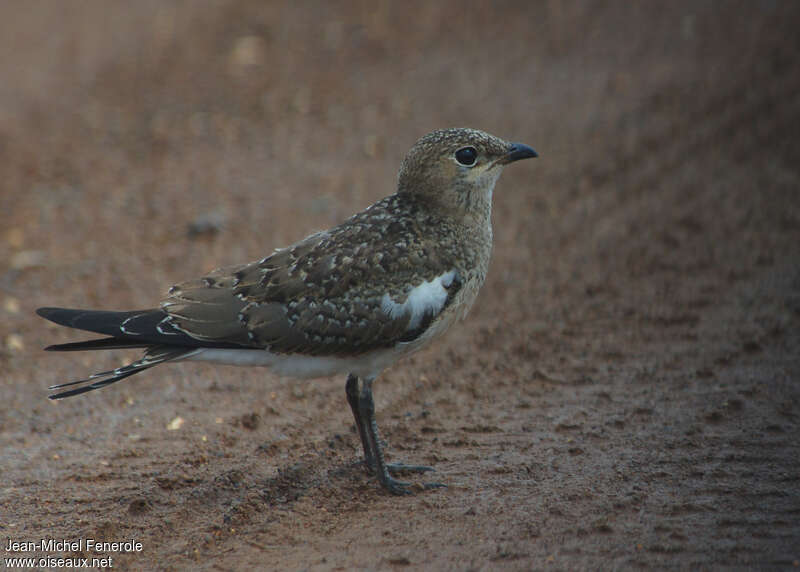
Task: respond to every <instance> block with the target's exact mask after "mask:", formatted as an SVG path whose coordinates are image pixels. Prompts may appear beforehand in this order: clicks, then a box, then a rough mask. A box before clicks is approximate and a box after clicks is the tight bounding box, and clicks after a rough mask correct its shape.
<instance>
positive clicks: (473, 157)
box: [456, 147, 478, 167]
mask: <svg viewBox="0 0 800 572" xmlns="http://www.w3.org/2000/svg"><path fill="white" fill-rule="evenodd" d="M477 160H478V150H477V149H475V147H462V148H461V149H459V150H458V151H456V161H458V164H459V165H464V166H465V167H472V166H474V165H475V161H477Z"/></svg>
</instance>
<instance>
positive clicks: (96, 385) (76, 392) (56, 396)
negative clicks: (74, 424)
mask: <svg viewBox="0 0 800 572" xmlns="http://www.w3.org/2000/svg"><path fill="white" fill-rule="evenodd" d="M153 365H155V364H153ZM153 365H149V366H146V367H140V368H136V369H131V370H129V371H126V372H124V373H118V374H116V375H113V376H112V377H109V378H107V379H103V380H100V381H94V382H92V383H90V384H89V385H84V386H82V387H76V388H75V389H70V390H68V391H62V392H60V393H54V394H52V395H48V397H49V398H50V399H63V398H64V397H72V396H73V395H80V394H81V393H86V392H87V391H94V390H95V389H100V388H101V387H105V386H106V385H111V384H112V383H116V382H118V381H120V380H122V379H125V378H126V377H130V376H132V375H134V374H136V373H139V372H140V371H145V370H146V369H150V368H151V367H153ZM105 373H108V374H112V373H114V372H113V371H110V372H105ZM96 375H98V376H101V375H102V374H96ZM94 377H95V376H94V375H93V376H92V377H90V378H89V379H81V380H78V381H71V382H69V383H62V384H60V385H51V386H50V387H49V388H48V389H58V388H60V387H67V386H70V385H75V384H78V383H84V382H86V381H91V379H92V378H94Z"/></svg>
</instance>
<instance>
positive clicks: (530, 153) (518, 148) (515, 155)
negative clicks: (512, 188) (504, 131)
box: [496, 143, 539, 165]
mask: <svg viewBox="0 0 800 572" xmlns="http://www.w3.org/2000/svg"><path fill="white" fill-rule="evenodd" d="M538 156H539V154H538V153H537V152H536V151H534V150H533V149H532V148H531V147H528V146H527V145H525V144H523V143H512V144H511V147H509V149H508V152H507V153H506V154H505V155H503V156H502V157H500V158H499V159H497V161H496V163H497V164H499V165H508V164H509V163H513V162H514V161H519V160H520V159H530V158H533V157H538Z"/></svg>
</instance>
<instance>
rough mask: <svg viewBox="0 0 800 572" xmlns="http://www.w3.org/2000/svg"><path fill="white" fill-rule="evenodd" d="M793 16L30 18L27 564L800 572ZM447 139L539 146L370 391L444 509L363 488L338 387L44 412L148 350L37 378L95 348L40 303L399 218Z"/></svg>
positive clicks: (20, 140)
mask: <svg viewBox="0 0 800 572" xmlns="http://www.w3.org/2000/svg"><path fill="white" fill-rule="evenodd" d="M798 22H800V4H798V3H796V2H735V1H730V2H694V1H685V2H680V1H678V2H654V3H643V2H636V3H623V2H617V3H610V4H609V3H603V2H581V3H571V2H569V3H565V2H560V1H555V2H533V3H525V4H524V5H523V4H520V3H503V4H501V5H499V6H494V5H493V4H492V3H489V2H486V3H464V2H433V3H419V4H416V5H413V4H412V5H411V6H409V4H408V3H391V2H377V3H372V2H363V3H354V4H350V5H344V6H343V5H339V4H337V5H336V7H334V5H333V3H331V4H329V3H326V2H308V3H307V2H295V3H291V4H285V5H277V6H275V5H271V3H247V2H236V1H193V2H177V3H169V4H166V3H161V2H157V1H155V0H151V1H142V2H136V3H133V2H119V3H108V2H105V1H100V0H97V1H87V2H81V3H75V2H33V3H31V2H26V3H22V2H19V3H13V2H5V3H3V5H2V7H0V173H2V176H1V177H0V348H2V349H1V350H0V371H1V372H2V373H0V403H1V404H2V405H0V471H2V484H1V485H0V538H2V542H3V549H4V550H2V552H3V554H2V556H3V557H4V559H5V558H9V557H16V556H34V557H37V558H38V557H41V556H43V553H42V552H21V551H20V550H15V551H10V550H6V547H7V543H8V542H9V541H11V542H20V543H30V542H39V541H40V540H41V539H43V538H54V539H67V540H82V541H83V543H84V544H83V546H82V547H81V549H79V550H77V551H74V550H68V551H66V552H52V553H50V554H49V556H51V557H53V558H57V557H64V558H78V557H81V556H85V557H100V556H110V557H112V559H113V567H114V568H115V569H121V570H140V569H157V570H184V569H198V570H233V569H241V570H244V569H253V568H256V569H271V570H350V569H368V570H401V569H404V570H422V569H445V570H493V569H503V570H530V569H542V570H544V569H546V570H550V569H552V570H598V569H603V570H610V569H639V568H642V569H663V568H671V569H687V570H688V569H692V570H698V569H699V570H716V569H760V570H762V569H774V570H786V569H794V568H797V567H798V566H800V439H798V437H800V145H799V144H798V133H800V71H799V70H800V66H798V63H800V57H799V56H800V34H798V33H797V27H798ZM454 125H459V126H460V125H466V126H472V127H477V128H481V129H485V130H487V131H489V132H492V133H494V134H497V135H499V136H501V137H504V138H507V139H510V140H515V141H522V142H525V143H528V144H530V145H532V146H533V147H535V148H536V149H537V151H539V154H540V158H539V159H536V160H534V161H526V162H523V163H519V164H515V165H514V166H513V167H511V168H509V169H507V170H506V172H505V173H504V175H503V177H502V178H501V180H500V182H499V184H498V187H497V189H496V192H495V197H494V215H493V218H494V228H495V253H494V258H493V260H492V265H491V268H490V275H489V278H488V280H487V283H486V285H485V286H484V288H483V290H482V292H481V295H480V296H479V299H478V302H477V303H476V306H475V307H474V308H473V310H472V313H471V314H470V316H468V318H467V320H466V321H465V322H464V323H463V325H461V326H460V327H458V328H457V329H456V330H455V331H453V332H452V333H451V334H450V335H449V336H448V337H447V338H445V339H444V340H443V341H442V342H440V343H438V344H437V345H436V346H435V347H432V348H430V349H429V350H426V351H425V352H422V353H419V354H417V355H415V356H414V357H412V358H409V359H407V360H405V361H403V362H400V363H398V364H397V365H395V366H394V367H393V368H392V369H391V370H390V371H387V372H386V373H385V374H384V375H383V376H382V378H381V379H380V380H379V382H378V383H377V386H376V401H377V403H376V405H377V410H378V421H379V424H380V426H381V429H382V431H383V434H384V437H385V438H386V441H387V450H388V453H389V456H390V457H391V459H393V460H405V461H411V462H424V463H427V464H432V465H434V466H435V467H436V469H437V473H436V474H435V478H436V479H437V480H440V481H442V482H444V483H446V484H447V485H448V488H446V489H442V490H434V491H427V492H420V493H418V494H416V495H414V496H410V497H405V498H398V497H393V496H390V495H387V494H385V493H384V492H382V491H381V490H380V489H379V487H378V486H377V485H376V483H375V482H374V481H372V480H371V479H370V478H369V477H367V476H366V475H365V474H364V472H363V471H362V469H361V468H360V467H359V466H358V465H356V464H355V461H356V460H357V459H358V457H359V455H360V446H359V443H358V437H357V435H356V433H355V431H354V427H353V424H352V419H351V416H350V412H349V410H348V407H347V405H346V401H345V395H344V379H323V380H317V381H311V382H297V381H293V380H290V379H282V378H279V377H276V376H273V375H271V374H270V373H269V372H268V371H266V370H258V369H239V368H235V367H222V366H217V367H214V366H210V365H198V364H185V365H173V366H165V367H159V368H156V369H153V370H151V371H149V372H147V373H144V374H142V375H140V376H136V377H134V378H131V379H130V380H127V381H125V382H124V383H121V384H119V385H115V386H114V387H113V388H108V389H106V390H102V391H98V392H93V393H91V394H88V395H85V396H83V397H80V398H75V399H71V400H64V401H60V402H51V401H49V400H48V399H47V395H48V391H47V386H48V385H51V384H53V383H58V382H63V381H67V380H69V379H75V378H77V377H80V376H82V375H84V374H88V373H91V372H95V371H100V370H103V369H108V368H109V367H113V366H115V365H118V364H120V363H122V362H123V361H125V360H127V359H130V358H132V357H134V356H135V355H136V353H135V352H106V353H84V354H46V353H43V352H42V351H41V348H42V347H43V346H45V345H48V344H51V343H60V342H66V341H75V340H78V339H81V335H80V334H79V333H77V332H72V331H68V330H66V329H64V328H58V327H56V326H54V325H52V324H48V323H46V322H45V321H44V320H41V319H39V318H37V317H36V316H35V315H34V313H33V312H34V309H35V308H37V307H39V306H43V305H61V306H68V307H69V306H71V307H99V308H107V309H131V308H146V307H152V306H153V305H154V304H155V303H156V301H157V300H158V299H159V298H160V297H161V296H162V295H163V294H164V293H165V292H166V290H167V288H168V287H169V286H170V285H171V284H173V283H175V282H178V281H181V280H184V279H187V278H191V277H195V276H199V275H201V274H203V273H204V272H206V271H208V270H210V269H212V268H214V267H216V266H220V265H225V264H232V263H238V262H244V261H249V260H254V259H258V258H261V257H263V256H264V255H265V254H267V253H269V252H271V250H272V249H273V248H275V247H279V246H284V245H286V244H288V243H290V242H293V241H295V240H297V239H299V238H302V237H303V236H305V235H307V234H309V233H310V232H312V231H314V230H318V229H322V228H325V227H328V226H330V225H332V224H335V223H337V222H340V221H341V220H343V219H344V218H346V217H347V216H349V215H350V214H352V213H353V212H356V211H358V210H361V209H362V208H364V207H366V206H368V205H369V204H371V203H372V202H373V201H375V200H377V199H379V198H381V197H383V196H385V195H387V194H390V193H391V192H393V189H394V181H395V176H396V171H397V168H398V166H399V163H400V160H401V159H402V157H403V155H404V154H405V152H406V151H407V150H408V148H409V147H410V146H411V145H412V144H413V142H414V141H415V140H416V139H417V138H418V137H419V136H421V135H423V134H424V133H426V132H428V131H430V130H432V129H434V128H438V127H444V126H454ZM412 478H413V477H412ZM88 539H94V540H105V541H115V542H122V541H127V540H133V541H135V542H139V543H141V550H140V551H134V552H127V553H126V552H118V551H117V552H115V551H113V550H105V551H101V552H98V553H95V552H93V551H92V550H90V549H88V548H87V547H86V541H87V540H88ZM4 563H5V564H6V565H8V563H7V562H6V561H5V560H4ZM37 563H38V561H37ZM44 564H47V563H46V562H45V563H44ZM51 565H53V566H54V564H52V563H51ZM40 567H41V566H40Z"/></svg>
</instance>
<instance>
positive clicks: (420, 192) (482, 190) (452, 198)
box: [397, 128, 538, 214]
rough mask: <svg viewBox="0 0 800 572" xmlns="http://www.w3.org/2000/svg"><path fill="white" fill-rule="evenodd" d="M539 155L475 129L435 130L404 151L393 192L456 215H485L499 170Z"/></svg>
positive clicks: (517, 144) (519, 144)
mask: <svg viewBox="0 0 800 572" xmlns="http://www.w3.org/2000/svg"><path fill="white" fill-rule="evenodd" d="M537 156H538V155H537V154H536V151H534V150H533V149H531V148H530V147H528V146H527V145H523V144H522V143H509V142H508V141H504V140H502V139H500V138H499V137H495V136H493V135H489V134H488V133H484V132H483V131H478V130H477V129H468V128H455V129H439V130H436V131H433V132H431V133H428V134H427V135H425V136H424V137H422V138H421V139H420V140H419V141H417V142H416V143H415V144H414V146H413V147H412V148H411V150H410V151H409V152H408V154H407V155H406V157H405V159H404V160H403V164H402V165H401V166H400V174H399V177H398V184H397V192H398V193H401V194H402V193H410V194H413V195H415V196H416V197H418V198H421V199H424V200H426V201H429V202H432V203H434V204H437V205H440V206H442V207H444V208H446V209H453V210H454V211H455V212H459V211H460V212H466V213H470V212H475V211H476V210H477V211H480V212H481V213H482V214H483V211H485V210H486V209H488V210H491V200H492V190H493V189H494V185H495V183H496V182H497V178H498V177H499V176H500V173H501V172H502V171H503V167H504V166H505V165H507V164H509V163H511V162H513V161H518V160H519V159H527V158H529V157H537ZM476 214H477V213H476Z"/></svg>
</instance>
